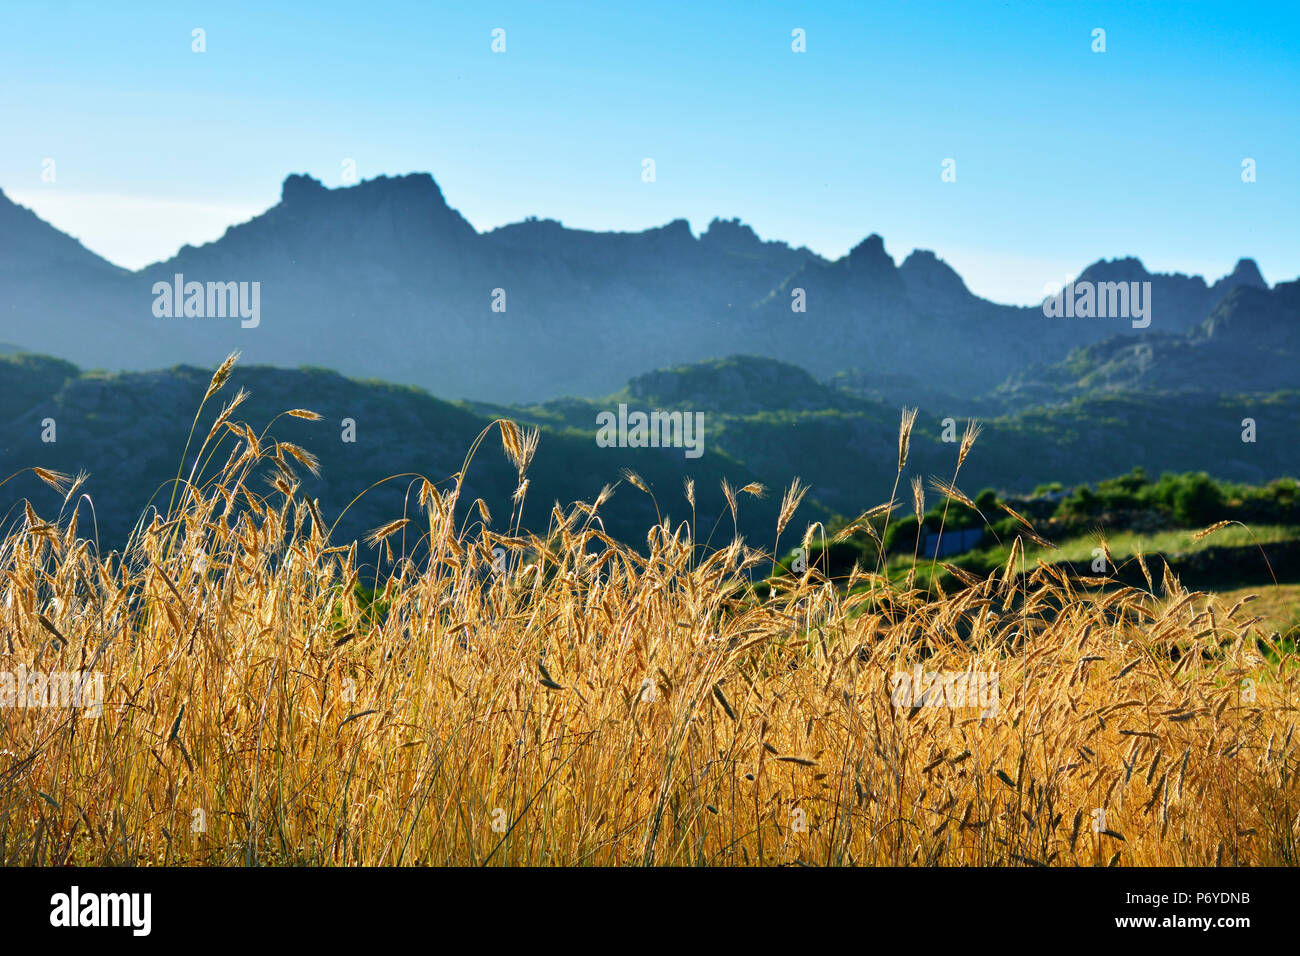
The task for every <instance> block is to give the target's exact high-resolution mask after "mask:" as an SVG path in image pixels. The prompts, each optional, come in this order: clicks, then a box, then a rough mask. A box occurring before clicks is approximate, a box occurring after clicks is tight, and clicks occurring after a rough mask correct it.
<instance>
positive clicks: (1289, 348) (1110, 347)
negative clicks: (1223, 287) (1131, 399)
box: [997, 281, 1300, 403]
mask: <svg viewBox="0 0 1300 956" xmlns="http://www.w3.org/2000/svg"><path fill="white" fill-rule="evenodd" d="M1297 369H1300V281H1297V282H1282V283H1278V285H1277V286H1276V287H1275V288H1274V289H1271V290H1270V289H1268V288H1267V287H1261V286H1255V285H1240V286H1236V287H1234V288H1232V289H1231V290H1230V291H1229V292H1228V293H1227V294H1226V295H1225V296H1224V297H1223V298H1222V299H1220V300H1219V302H1218V303H1217V304H1216V305H1215V306H1214V308H1213V309H1212V310H1211V312H1210V314H1209V317H1208V318H1207V319H1206V320H1205V321H1204V322H1201V323H1199V324H1198V325H1196V326H1194V327H1193V328H1191V329H1188V330H1187V331H1185V332H1182V333H1174V332H1153V333H1152V334H1150V335H1148V336H1146V337H1144V338H1142V339H1134V338H1133V337H1130V336H1114V337H1112V338H1109V339H1106V340H1105V341H1102V342H1098V343H1095V344H1093V345H1088V346H1084V347H1082V348H1079V349H1077V350H1075V351H1074V352H1072V353H1071V354H1070V355H1069V356H1068V357H1066V358H1065V360H1064V361H1060V362H1056V363H1053V364H1050V365H1042V366H1034V367H1030V368H1027V369H1025V370H1023V371H1021V372H1017V373H1014V374H1013V375H1012V376H1011V377H1010V379H1009V380H1008V382H1007V383H1006V384H1005V385H1004V386H1003V387H1002V388H1001V389H999V391H998V393H997V397H998V398H1000V399H1004V400H1015V401H1019V402H1033V403H1040V402H1052V401H1060V400H1063V399H1066V398H1074V397H1078V396H1082V395H1088V394H1099V393H1105V392H1114V391H1129V392H1133V391H1146V392H1157V393H1163V392H1185V391H1192V392H1200V393H1228V394H1240V393H1243V392H1270V391H1276V390H1280V389H1292V388H1296V387H1300V371H1297Z"/></svg>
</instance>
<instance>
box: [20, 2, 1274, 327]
mask: <svg viewBox="0 0 1300 956" xmlns="http://www.w3.org/2000/svg"><path fill="white" fill-rule="evenodd" d="M291 6H296V9H290V7H291ZM196 27H200V28H202V29H204V30H205V31H206V42H207V52H206V53H202V54H199V53H194V52H192V50H191V31H192V30H193V29H194V28H196ZM496 27H501V28H503V29H505V31H506V52H505V53H501V54H496V53H493V52H492V51H491V48H490V46H491V31H492V30H493V29H494V28H496ZM795 28H802V29H803V30H805V31H806V37H807V52H806V53H801V54H796V53H793V52H792V51H791V31H792V30H793V29H795ZM1094 28H1102V29H1104V30H1105V31H1106V52H1105V53H1094V52H1093V51H1092V48H1091V47H1092V43H1093V39H1092V31H1093V30H1094ZM1298 41H1300V11H1298V8H1297V5H1296V4H1294V3H1250V2H1236V3H1215V4H1209V3H1196V2H1191V3H1142V4H1138V3H1131V2H1128V3H1086V2H1066V0H1063V2H1050V0H1043V2H1033V3H998V2H972V3H964V2H946V3H921V2H900V0H895V2H890V3H863V2H858V3H837V2H828V3H817V4H790V3H734V4H732V3H728V4H721V3H714V4H706V3H703V2H700V0H696V2H685V3H677V2H667V0H655V2H653V3H649V2H647V3H619V4H606V3H597V2H591V3H567V2H558V0H546V2H539V0H534V2H525V3H490V2H489V3H474V4H455V5H453V4H441V3H396V2H382V0H375V2H367V3H332V2H320V3H312V4H303V5H300V6H298V5H289V4H266V3H221V4H212V3H204V4H187V3H183V2H174V0H173V2H167V3H149V2H132V3H130V4H126V5H118V4H104V3H102V2H97V3H85V4H79V3H71V4H60V5H59V6H58V10H57V11H53V10H52V9H51V8H50V7H49V6H48V5H41V4H19V3H9V4H6V5H4V7H3V8H0V147H2V148H0V188H2V189H4V191H5V192H6V194H8V195H9V196H11V197H12V198H14V199H15V200H17V201H19V202H22V203H23V204H24V205H27V206H30V207H31V208H33V209H35V210H36V211H37V212H38V214H40V215H42V217H43V218H46V219H47V220H49V221H51V222H53V223H54V224H55V225H57V226H59V227H60V228H62V229H64V230H66V231H68V232H70V233H72V234H74V235H76V236H77V237H78V238H80V239H82V241H83V242H85V243H86V245H87V246H89V247H90V248H91V249H93V250H95V251H96V252H98V253H100V254H101V255H104V256H105V257H107V258H108V259H110V260H113V261H115V262H118V263H120V264H123V265H127V266H130V267H138V266H140V265H143V264H145V263H147V262H150V261H155V260H158V259H161V258H165V257H167V256H170V255H171V254H172V253H174V252H175V250H176V249H177V248H178V247H179V246H180V245H181V244H182V243H184V242H192V243H199V242H202V241H209V240H212V239H214V238H216V237H218V236H219V235H220V234H221V233H222V232H223V231H224V229H225V227H226V226H228V225H230V224H232V223H235V222H240V221H243V220H245V219H247V218H249V217H250V216H252V215H255V214H256V213H258V212H261V211H262V210H264V209H266V208H267V207H268V206H270V205H272V204H274V203H275V202H276V201H277V200H278V197H279V191H280V184H281V182H282V181H283V179H284V177H285V175H287V174H288V173H291V172H307V173H310V174H312V175H314V176H316V177H318V178H319V179H321V180H322V181H323V182H325V183H326V184H327V185H330V186H336V185H340V184H341V175H342V162H343V160H345V159H353V160H355V162H356V169H357V173H358V175H359V176H360V177H361V178H363V179H368V178H370V177H372V176H376V175H379V174H390V175H392V174H399V173H406V172H411V171H428V172H431V173H432V174H433V176H434V178H435V179H437V181H438V182H439V184H440V185H441V186H442V189H443V192H444V194H445V195H446V197H447V199H448V201H449V202H450V203H451V205H452V206H454V207H456V208H457V209H459V210H460V211H461V213H462V214H464V215H465V216H466V218H467V219H469V221H470V222H471V223H473V224H474V226H475V227H477V228H479V229H486V228H491V227H494V226H498V225H502V224H504V223H507V222H513V221H518V220H520V219H522V218H524V217H525V216H529V215H535V216H541V217H550V218H556V219H559V220H561V221H563V222H564V223H565V224H566V225H570V226H574V227H579V228H587V229H618V230H632V229H643V228H646V227H650V226H655V225H661V224H663V223H665V222H667V221H669V220H672V219H676V218H686V219H688V220H689V221H690V223H691V226H692V228H693V229H694V230H695V231H696V232H699V231H702V230H703V229H704V228H706V227H707V225H708V222H709V221H710V220H711V219H712V218H713V217H715V216H724V217H732V216H739V217H740V218H741V219H742V220H744V221H745V222H747V223H749V224H750V225H752V226H753V227H754V228H755V229H756V230H757V231H758V233H759V234H760V235H762V236H763V237H764V238H779V239H784V240H786V241H789V242H791V243H794V244H797V245H807V246H808V247H810V248H812V249H814V250H815V251H817V252H820V253H822V254H823V255H826V256H829V257H832V258H834V257H838V256H840V255H843V254H844V253H845V252H847V251H848V250H849V249H850V248H851V247H852V246H853V245H855V244H856V243H857V242H859V241H860V240H861V239H862V238H863V237H865V236H866V235H868V234H870V233H872V232H878V233H880V234H881V235H882V236H884V238H885V247H886V249H887V250H888V252H889V253H890V254H891V255H893V256H894V257H895V259H897V260H900V261H901V259H902V258H903V257H904V256H905V255H906V254H907V253H909V252H910V251H911V250H912V249H913V248H925V249H932V250H934V251H935V252H936V253H938V254H939V255H940V256H941V257H942V258H944V259H946V260H947V261H948V262H949V263H951V264H952V265H953V266H954V267H955V268H957V269H958V271H959V272H961V273H962V275H963V276H964V277H965V278H966V280H967V282H968V284H969V285H970V287H971V288H972V289H973V290H974V291H975V292H977V293H980V294H982V295H986V296H989V297H991V298H994V299H996V300H999V301H1006V302H1021V303H1029V302H1036V301H1038V300H1040V299H1041V297H1042V292H1043V287H1044V286H1045V285H1046V284H1049V283H1058V284H1059V283H1060V282H1061V281H1062V280H1064V279H1065V278H1066V277H1067V276H1069V275H1073V274H1075V273H1077V272H1078V271H1079V270H1080V269H1082V268H1083V267H1084V266H1085V265H1087V264H1088V263H1090V262H1093V261H1095V260H1096V259H1098V258H1113V257H1116V256H1124V255H1136V256H1138V257H1139V258H1141V259H1142V260H1143V262H1145V263H1146V265H1147V267H1148V268H1150V269H1153V270H1157V271H1182V272H1191V273H1204V274H1207V275H1208V276H1209V277H1210V278H1215V277H1218V276H1219V275H1222V274H1223V273H1225V272H1227V271H1228V270H1230V269H1231V267H1232V265H1233V264H1234V263H1235V261H1236V260H1237V259H1238V258H1239V257H1241V256H1253V257H1254V258H1255V259H1256V260H1257V261H1258V262H1259V265H1260V268H1261V270H1262V271H1263V273H1264V275H1265V277H1266V278H1267V279H1268V280H1269V281H1270V282H1276V281H1279V280H1284V279H1289V278H1294V277H1296V276H1297V275H1300V228H1297V223H1300V185H1298V183H1300V122H1297V119H1298V114H1300V105H1298V104H1300V57H1298V56H1297V55H1296V53H1295V50H1296V47H1297V42H1298ZM646 157H650V158H653V159H654V160H655V163H656V174H657V175H656V181H655V182H654V183H646V182H643V181H642V178H641V162H642V160H643V159H644V158H646ZM1247 157H1249V158H1252V159H1254V160H1255V161H1256V164H1257V181H1256V182H1254V183H1249V184H1247V183H1243V182H1242V180H1241V163H1242V160H1243V159H1244V158H1247ZM47 158H49V159H53V160H54V161H55V175H56V179H55V182H53V183H49V182H43V181H42V179H41V173H42V168H43V166H42V163H43V161H44V160H45V159H47ZM948 158H952V159H954V160H955V161H956V173H957V176H956V181H955V182H950V183H945V182H942V181H941V176H940V173H941V164H942V162H943V161H944V160H945V159H948Z"/></svg>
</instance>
